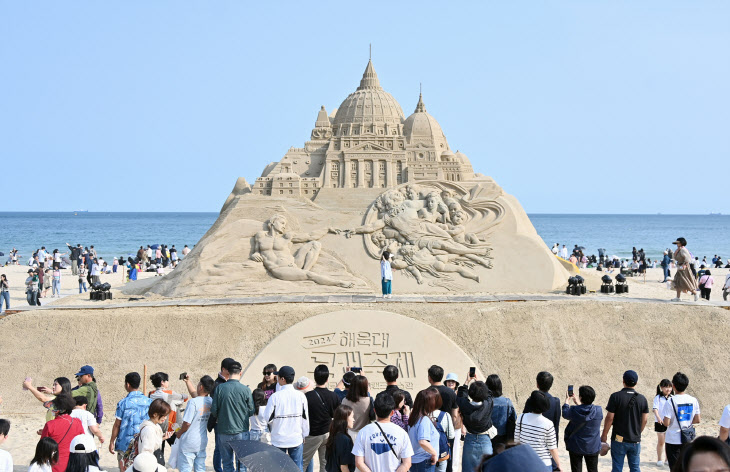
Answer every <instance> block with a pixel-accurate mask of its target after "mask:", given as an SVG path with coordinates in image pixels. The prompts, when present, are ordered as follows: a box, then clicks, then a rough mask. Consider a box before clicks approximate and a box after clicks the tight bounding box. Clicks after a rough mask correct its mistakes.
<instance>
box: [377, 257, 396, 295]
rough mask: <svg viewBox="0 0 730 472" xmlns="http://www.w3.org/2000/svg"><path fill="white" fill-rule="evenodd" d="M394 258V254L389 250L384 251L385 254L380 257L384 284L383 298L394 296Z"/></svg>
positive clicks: (381, 276)
mask: <svg viewBox="0 0 730 472" xmlns="http://www.w3.org/2000/svg"><path fill="white" fill-rule="evenodd" d="M392 258H393V256H392V254H391V253H390V252H389V251H383V255H382V256H381V257H380V278H381V282H382V286H383V298H391V297H392V294H391V292H392V283H393V269H392V268H391V266H390V261H391V259H392Z"/></svg>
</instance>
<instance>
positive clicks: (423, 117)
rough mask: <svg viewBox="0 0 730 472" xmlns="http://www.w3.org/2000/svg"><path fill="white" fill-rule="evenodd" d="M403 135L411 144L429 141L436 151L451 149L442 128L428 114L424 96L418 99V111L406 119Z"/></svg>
mask: <svg viewBox="0 0 730 472" xmlns="http://www.w3.org/2000/svg"><path fill="white" fill-rule="evenodd" d="M403 135H404V136H405V137H406V138H407V139H408V143H409V144H412V143H416V142H423V141H427V142H428V144H432V145H433V146H434V147H435V148H436V149H444V150H448V149H449V144H448V143H447V142H446V136H445V135H444V132H443V131H442V130H441V126H440V125H439V124H438V122H437V121H436V118H434V117H433V116H431V115H429V114H428V112H426V106H425V105H424V104H423V96H422V95H421V96H419V97H418V105H416V111H415V112H414V113H413V114H412V115H411V116H409V117H408V118H406V121H405V122H404V123H403Z"/></svg>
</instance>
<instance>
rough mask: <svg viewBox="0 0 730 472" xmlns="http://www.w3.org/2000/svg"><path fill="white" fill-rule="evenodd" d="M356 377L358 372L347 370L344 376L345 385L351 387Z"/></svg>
mask: <svg viewBox="0 0 730 472" xmlns="http://www.w3.org/2000/svg"><path fill="white" fill-rule="evenodd" d="M355 377H357V374H356V373H355V372H352V371H350V372H345V375H343V376H342V383H344V384H345V387H347V388H348V389H349V388H350V386H351V385H352V382H354V381H355Z"/></svg>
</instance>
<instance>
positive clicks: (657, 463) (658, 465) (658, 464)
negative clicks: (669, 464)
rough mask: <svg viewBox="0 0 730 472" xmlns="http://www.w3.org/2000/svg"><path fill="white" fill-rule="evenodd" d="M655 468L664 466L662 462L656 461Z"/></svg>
mask: <svg viewBox="0 0 730 472" xmlns="http://www.w3.org/2000/svg"><path fill="white" fill-rule="evenodd" d="M656 466H657V467H663V466H664V462H662V461H656Z"/></svg>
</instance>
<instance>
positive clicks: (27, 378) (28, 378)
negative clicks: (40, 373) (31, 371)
mask: <svg viewBox="0 0 730 472" xmlns="http://www.w3.org/2000/svg"><path fill="white" fill-rule="evenodd" d="M31 380H33V379H31V378H30V377H26V378H25V381H26V382H30V381H31ZM23 390H28V389H27V388H26V387H25V386H23Z"/></svg>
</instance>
